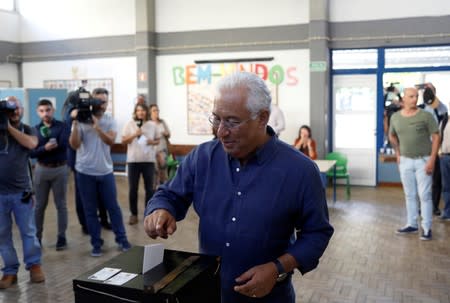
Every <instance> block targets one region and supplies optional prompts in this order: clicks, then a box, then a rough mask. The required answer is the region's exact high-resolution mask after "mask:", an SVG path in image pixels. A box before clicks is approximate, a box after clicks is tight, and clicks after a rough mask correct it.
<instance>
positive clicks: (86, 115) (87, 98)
mask: <svg viewBox="0 0 450 303" xmlns="http://www.w3.org/2000/svg"><path fill="white" fill-rule="evenodd" d="M102 103H103V100H100V99H95V98H92V97H91V94H90V93H89V91H87V90H86V89H85V88H84V87H80V88H79V89H78V90H76V91H73V92H71V93H70V95H69V104H70V105H71V106H72V108H73V109H77V110H78V114H77V120H78V121H79V122H81V123H92V115H95V113H96V112H97V111H98V110H99V109H100V105H101V104H102Z"/></svg>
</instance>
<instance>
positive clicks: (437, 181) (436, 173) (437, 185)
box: [431, 156, 442, 211]
mask: <svg viewBox="0 0 450 303" xmlns="http://www.w3.org/2000/svg"><path fill="white" fill-rule="evenodd" d="M432 178H433V181H432V185H431V198H432V200H433V211H436V210H438V209H439V202H440V201H441V192H442V179H441V163H440V161H439V156H437V157H436V161H435V162H434V170H433V175H432Z"/></svg>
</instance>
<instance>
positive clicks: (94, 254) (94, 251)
mask: <svg viewBox="0 0 450 303" xmlns="http://www.w3.org/2000/svg"><path fill="white" fill-rule="evenodd" d="M102 255H103V253H102V249H101V248H100V247H94V248H93V249H92V251H91V256H92V257H101V256H102Z"/></svg>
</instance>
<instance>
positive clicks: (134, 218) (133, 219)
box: [128, 215, 138, 225]
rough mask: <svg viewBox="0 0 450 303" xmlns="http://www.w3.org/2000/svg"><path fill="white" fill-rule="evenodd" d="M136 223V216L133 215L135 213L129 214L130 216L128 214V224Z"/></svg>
mask: <svg viewBox="0 0 450 303" xmlns="http://www.w3.org/2000/svg"><path fill="white" fill-rule="evenodd" d="M136 223H138V217H137V216H135V215H131V216H130V221H128V224H130V225H134V224H136Z"/></svg>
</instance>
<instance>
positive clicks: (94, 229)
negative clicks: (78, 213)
mask: <svg viewBox="0 0 450 303" xmlns="http://www.w3.org/2000/svg"><path fill="white" fill-rule="evenodd" d="M76 178H77V184H78V189H79V191H80V196H81V202H82V203H83V209H84V214H85V218H86V223H87V228H88V231H89V235H90V236H91V245H92V246H93V247H94V248H100V247H101V246H102V244H103V240H102V238H101V225H100V222H99V221H98V217H97V206H98V203H99V201H98V199H100V200H101V201H102V202H103V203H104V205H105V208H106V210H107V211H108V213H109V217H110V218H111V226H112V230H113V232H114V234H115V235H116V242H117V243H118V244H124V243H128V240H127V236H126V233H125V227H124V225H123V218H122V211H121V210H120V207H119V203H118V202H117V192H116V183H115V180H114V175H113V173H110V174H107V175H103V176H92V175H86V174H83V173H80V172H77V175H76Z"/></svg>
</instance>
